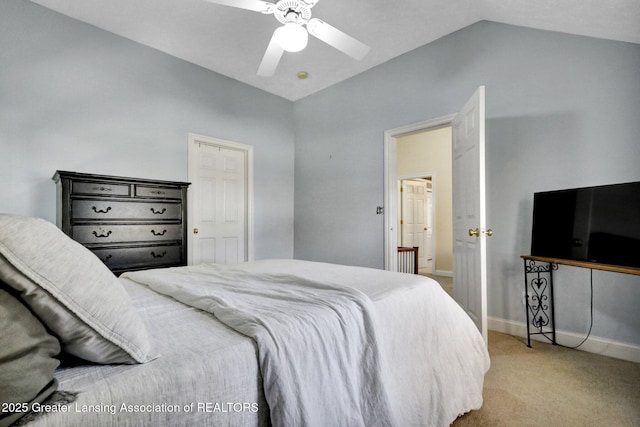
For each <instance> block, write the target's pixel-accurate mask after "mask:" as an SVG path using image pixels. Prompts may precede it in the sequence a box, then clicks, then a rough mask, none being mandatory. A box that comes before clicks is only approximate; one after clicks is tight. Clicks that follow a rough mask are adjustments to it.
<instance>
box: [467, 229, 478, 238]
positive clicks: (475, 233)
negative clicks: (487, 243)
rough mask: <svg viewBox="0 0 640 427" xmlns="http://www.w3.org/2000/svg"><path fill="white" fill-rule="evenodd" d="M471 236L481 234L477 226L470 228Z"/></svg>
mask: <svg viewBox="0 0 640 427" xmlns="http://www.w3.org/2000/svg"><path fill="white" fill-rule="evenodd" d="M469 236H476V237H478V236H480V229H479V228H476V229H475V230H472V229H469Z"/></svg>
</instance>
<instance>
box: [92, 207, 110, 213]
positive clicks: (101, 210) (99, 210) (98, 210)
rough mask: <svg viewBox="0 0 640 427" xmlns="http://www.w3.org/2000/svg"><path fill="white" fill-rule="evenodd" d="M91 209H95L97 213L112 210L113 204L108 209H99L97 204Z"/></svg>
mask: <svg viewBox="0 0 640 427" xmlns="http://www.w3.org/2000/svg"><path fill="white" fill-rule="evenodd" d="M91 209H93V211H94V212H95V213H107V212H109V211H110V210H111V206H107V209H98V208H96V207H95V206H91Z"/></svg>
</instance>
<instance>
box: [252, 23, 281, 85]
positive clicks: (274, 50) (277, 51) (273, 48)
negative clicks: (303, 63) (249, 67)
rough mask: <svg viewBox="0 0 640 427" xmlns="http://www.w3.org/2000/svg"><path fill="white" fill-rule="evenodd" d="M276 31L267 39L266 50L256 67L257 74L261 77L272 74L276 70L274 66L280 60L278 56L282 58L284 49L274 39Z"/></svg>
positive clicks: (276, 65)
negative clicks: (258, 65) (269, 39)
mask: <svg viewBox="0 0 640 427" xmlns="http://www.w3.org/2000/svg"><path fill="white" fill-rule="evenodd" d="M276 31H278V29H276ZM276 31H274V32H273V35H272V36H271V41H269V46H267V51H266V52H265V53H264V56H263V57H262V62H261V63H260V67H258V75H259V76H263V77H270V76H273V73H275V72H276V68H278V63H279V62H280V58H282V54H283V53H284V49H282V46H280V43H278V42H277V41H276Z"/></svg>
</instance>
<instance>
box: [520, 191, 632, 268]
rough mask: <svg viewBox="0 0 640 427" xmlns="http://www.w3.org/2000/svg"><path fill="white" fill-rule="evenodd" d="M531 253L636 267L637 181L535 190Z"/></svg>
mask: <svg viewBox="0 0 640 427" xmlns="http://www.w3.org/2000/svg"><path fill="white" fill-rule="evenodd" d="M531 255H535V256H544V257H551V258H562V259H570V260H580V261H591V262H598V263H601V264H613V265H623V266H631V267H640V182H631V183H625V184H614V185H602V186H597V187H585V188H574V189H568V190H558V191H546V192H540V193H535V194H534V196H533V231H532V236H531Z"/></svg>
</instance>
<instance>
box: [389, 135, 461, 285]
mask: <svg viewBox="0 0 640 427" xmlns="http://www.w3.org/2000/svg"><path fill="white" fill-rule="evenodd" d="M396 147H397V150H396V151H397V153H396V154H397V156H396V157H397V160H396V169H397V174H398V180H400V181H403V180H406V181H407V183H408V184H407V185H402V186H401V190H402V191H400V192H399V194H400V196H399V197H400V201H399V203H398V209H399V218H400V220H399V223H398V224H397V227H398V231H399V233H398V237H399V240H398V241H399V243H400V245H401V246H410V247H412V246H418V247H420V250H419V251H418V254H419V255H420V254H421V253H424V254H425V255H427V256H428V257H430V258H431V262H430V263H429V262H428V258H427V259H424V261H425V262H424V264H423V263H421V264H423V265H420V267H421V270H422V271H421V272H423V273H431V274H436V275H438V276H446V277H451V276H452V275H453V231H452V224H453V223H452V215H453V214H452V164H453V163H452V128H451V126H449V125H443V126H437V127H435V128H427V129H422V130H419V131H415V132H411V133H410V134H404V135H400V136H398V137H397V138H396ZM409 179H411V181H409ZM414 199H415V201H414ZM407 204H408V205H409V206H410V207H411V209H413V212H408V209H409V206H407ZM407 214H413V215H409V217H408V218H407V220H408V223H407V221H405V219H404V218H403V216H406V215H407ZM422 222H424V223H425V224H424V225H421V223H422ZM423 242H424V245H425V246H426V247H425V248H424V249H426V250H423V247H422V246H423V245H422V243H423ZM420 258H423V257H422V256H420ZM429 264H430V265H429ZM429 267H430V268H429Z"/></svg>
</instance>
